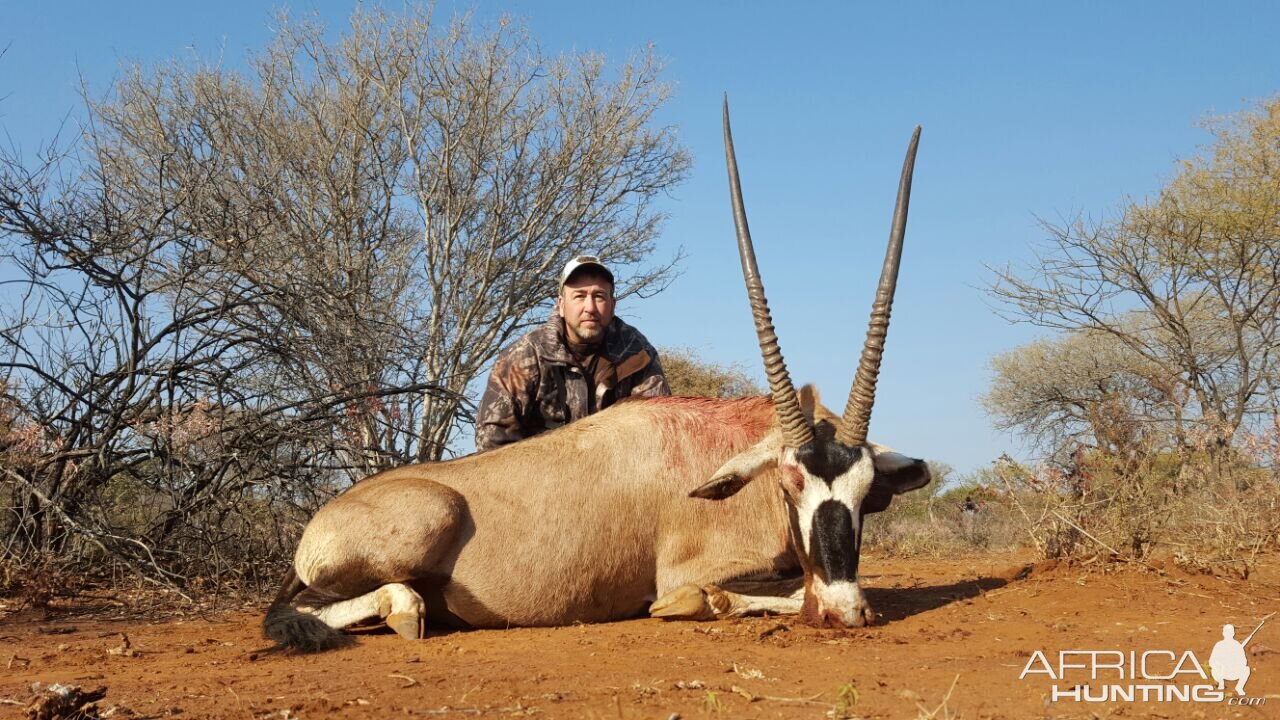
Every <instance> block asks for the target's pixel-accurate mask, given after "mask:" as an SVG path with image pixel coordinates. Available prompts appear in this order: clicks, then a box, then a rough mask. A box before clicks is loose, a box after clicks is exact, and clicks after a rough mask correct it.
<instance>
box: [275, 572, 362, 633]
mask: <svg viewBox="0 0 1280 720" xmlns="http://www.w3.org/2000/svg"><path fill="white" fill-rule="evenodd" d="M306 589H307V584H306V583H304V582H302V580H300V579H298V573H296V572H294V569H293V568H292V567H291V568H289V572H288V573H286V574H285V576H284V582H283V583H282V584H281V586H280V592H278V593H276V598H275V600H272V601H271V606H270V607H268V608H267V616H266V617H265V618H263V620H262V634H263V635H265V636H266V637H267V639H268V640H272V641H274V642H275V643H276V645H278V646H279V647H280V648H282V649H285V650H295V651H297V652H304V653H314V652H323V651H325V650H335V649H337V648H341V647H347V646H349V645H352V644H354V643H355V641H354V640H352V639H351V637H350V636H349V635H347V634H346V633H344V632H342V631H341V630H338V629H337V628H332V627H329V626H328V625H326V624H325V623H324V621H322V620H321V619H320V618H318V617H316V616H315V615H311V614H309V613H304V612H299V611H298V609H297V608H295V607H294V606H293V604H292V600H293V598H294V597H296V596H297V595H298V593H300V592H302V591H303V590H306Z"/></svg>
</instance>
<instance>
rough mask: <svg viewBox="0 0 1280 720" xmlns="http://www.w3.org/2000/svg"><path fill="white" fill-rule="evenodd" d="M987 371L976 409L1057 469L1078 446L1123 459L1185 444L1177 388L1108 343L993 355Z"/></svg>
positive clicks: (1069, 342) (1081, 333)
mask: <svg viewBox="0 0 1280 720" xmlns="http://www.w3.org/2000/svg"><path fill="white" fill-rule="evenodd" d="M1131 321H1132V319H1131ZM1133 332H1137V331H1136V330H1135V331H1133ZM991 369H992V371H993V377H992V381H991V388H990V389H989V390H988V391H987V393H986V394H985V395H984V396H983V398H982V401H983V405H984V406H985V407H986V409H987V412H988V413H989V414H990V415H991V416H992V417H993V418H994V420H995V424H996V426H997V427H999V428H1000V429H1002V430H1017V431H1020V432H1022V433H1023V435H1024V436H1026V437H1027V438H1028V439H1030V440H1031V441H1032V443H1033V444H1035V445H1036V446H1038V447H1039V448H1040V449H1042V450H1043V451H1045V453H1046V454H1047V456H1048V457H1050V458H1051V459H1053V460H1055V461H1057V462H1058V463H1060V464H1066V463H1068V462H1070V460H1071V458H1072V456H1073V455H1074V454H1075V453H1076V451H1077V450H1078V449H1079V448H1080V447H1082V446H1084V447H1090V448H1097V449H1100V450H1102V451H1104V452H1106V453H1108V454H1111V455H1114V456H1117V457H1124V456H1130V455H1132V454H1133V453H1135V452H1139V451H1142V450H1145V449H1149V448H1152V447H1164V448H1170V447H1178V446H1181V445H1182V444H1185V439H1184V438H1185V429H1184V423H1183V415H1184V413H1185V411H1186V397H1185V394H1184V393H1183V392H1181V391H1182V384H1181V382H1180V381H1179V380H1178V379H1177V378H1170V377H1168V376H1166V375H1164V373H1163V372H1162V370H1161V369H1160V367H1159V366H1157V365H1155V364H1154V363H1151V362H1148V361H1147V360H1145V359H1144V358H1143V357H1142V356H1140V355H1138V354H1136V353H1134V352H1132V351H1131V350H1129V348H1128V347H1127V346H1126V345H1125V344H1124V343H1122V342H1120V341H1119V340H1117V339H1116V338H1115V336H1113V335H1110V334H1106V333H1100V332H1097V331H1094V330H1077V331H1073V332H1069V333H1065V334H1063V335H1062V336H1061V337H1057V338H1052V339H1041V340H1037V341H1035V342H1032V343H1029V344H1027V345H1023V346H1022V347H1019V348H1016V349H1014V350H1011V351H1009V352H1006V353H1002V354H1000V355H997V356H996V357H995V358H993V359H992V361H991Z"/></svg>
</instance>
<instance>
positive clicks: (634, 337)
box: [476, 255, 671, 451]
mask: <svg viewBox="0 0 1280 720" xmlns="http://www.w3.org/2000/svg"><path fill="white" fill-rule="evenodd" d="M613 290H614V288H613V273H611V272H609V269H608V268H607V267H605V266H604V265H603V264H602V263H601V262H600V261H599V260H598V259H597V258H594V257H592V256H590V255H583V256H580V257H577V258H574V259H573V260H570V261H569V263H568V264H567V265H565V266H564V271H563V272H561V273H560V295H559V297H558V298H557V300H556V309H555V311H554V312H552V313H551V318H550V319H549V320H548V321H547V323H546V324H545V325H543V326H541V327H539V328H537V329H535V330H532V331H530V332H529V333H528V334H526V335H525V336H524V337H522V338H520V339H519V340H517V341H516V342H514V343H513V344H511V345H510V346H509V347H507V349H505V350H503V351H502V353H501V354H500V355H498V361H497V362H496V363H494V366H493V372H492V373H491V374H490V375H489V385H488V387H486V388H485V391H484V397H483V398H482V399H481V400H480V410H479V412H478V413H477V415H476V450H478V451H480V450H489V449H492V448H495V447H498V446H501V445H507V444H509V443H513V442H516V441H517V440H523V439H524V438H527V437H532V436H534V435H537V434H538V433H540V432H543V431H546V430H552V429H554V428H557V427H560V426H561V425H564V424H566V423H570V422H573V421H574V420H578V419H580V418H583V417H586V416H587V415H590V414H591V413H594V412H597V411H599V410H603V409H604V408H607V407H609V406H610V405H612V404H614V403H616V402H617V401H619V400H621V399H622V398H625V397H631V396H633V395H634V396H638V397H657V396H660V395H670V394H671V388H670V387H669V386H668V385H667V378H666V376H665V375H663V374H662V365H661V364H660V363H659V362H658V351H656V350H654V349H653V346H652V345H650V344H649V341H648V340H646V339H645V337H644V336H643V335H641V334H640V332H639V331H638V330H636V329H635V328H633V327H631V326H630V325H628V324H626V323H624V322H622V321H621V320H619V319H618V318H616V317H614V315H613V310H614V304H615V299H614V296H613Z"/></svg>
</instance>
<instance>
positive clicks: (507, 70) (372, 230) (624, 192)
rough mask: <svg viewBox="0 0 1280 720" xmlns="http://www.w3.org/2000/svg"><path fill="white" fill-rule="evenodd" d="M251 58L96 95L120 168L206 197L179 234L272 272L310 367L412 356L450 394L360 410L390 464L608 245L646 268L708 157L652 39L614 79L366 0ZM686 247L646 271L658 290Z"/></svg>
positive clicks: (613, 256)
mask: <svg viewBox="0 0 1280 720" xmlns="http://www.w3.org/2000/svg"><path fill="white" fill-rule="evenodd" d="M251 66H252V73H251V76H250V77H247V78H246V77H241V76H239V75H238V74H236V73H232V72H229V71H226V70H223V69H221V68H218V67H199V68H196V69H188V68H185V67H183V66H179V65H176V64H170V65H166V66H163V67H161V68H159V69H157V70H155V71H154V72H149V73H148V72H144V71H142V70H141V69H136V68H135V69H134V70H133V71H132V72H130V73H129V74H128V75H127V76H125V78H124V79H122V80H121V81H120V82H119V83H118V84H117V86H116V88H115V96H114V97H113V98H111V99H110V100H109V101H106V102H102V103H97V104H95V105H94V114H95V121H96V127H97V128H98V130H97V131H96V132H95V135H94V138H93V143H94V145H95V146H96V147H97V148H98V152H99V156H100V157H101V158H102V160H103V164H104V166H105V169H107V170H108V171H109V172H110V174H111V175H112V176H113V177H119V178H120V179H119V180H117V181H116V182H118V183H120V184H122V185H125V186H127V188H128V191H129V192H130V193H134V194H136V195H137V196H138V197H139V200H140V202H143V203H145V204H155V203H156V202H157V201H158V198H159V197H161V196H162V195H163V194H165V193H170V194H172V193H178V192H180V193H183V194H184V196H187V197H189V200H188V201H187V202H185V203H184V205H183V206H182V208H180V212H176V213H174V215H173V224H174V228H173V231H174V232H176V233H179V234H184V235H190V236H195V237H200V238H201V239H202V240H203V241H204V242H207V243H208V252H209V261H210V262H212V263H215V264H216V265H217V266H219V267H221V268H225V269H227V270H228V271H230V272H233V273H235V274H236V275H239V276H242V277H244V278H245V279H246V280H247V281H248V282H249V283H251V284H253V285H254V286H258V287H264V288H267V289H269V295H270V297H271V298H272V302H271V303H269V304H267V305H265V306H263V307H262V309H261V310H260V311H258V312H259V314H260V315H261V316H260V317H255V318H254V320H253V321H254V322H255V323H257V324H269V325H273V326H276V327H278V330H279V335H280V337H281V338H284V339H286V340H287V341H288V342H290V343H291V344H293V345H294V349H293V355H294V356H295V357H296V358H297V360H298V362H297V363H294V364H291V365H290V366H289V368H288V376H289V380H290V381H291V382H296V383H301V384H305V385H308V386H312V387H323V388H328V387H331V386H334V385H338V386H342V387H346V386H349V385H351V384H353V383H372V384H373V385H375V386H376V385H380V384H382V383H385V382H395V378H403V377H405V376H411V377H414V378H416V379H418V380H421V381H423V382H426V383H429V384H431V385H432V386H434V387H441V388H444V389H446V390H449V391H450V393H451V394H447V395H427V396H424V397H423V398H421V401H422V402H420V403H409V404H404V403H402V404H401V406H400V407H398V408H397V412H396V413H394V415H395V417H394V418H391V417H389V416H388V414H387V412H386V410H387V408H386V407H385V406H383V407H380V408H377V409H376V411H375V409H370V408H363V409H358V410H359V416H360V417H359V423H358V424H359V425H360V426H361V427H359V428H358V432H359V434H360V435H361V437H362V442H363V443H364V445H365V446H366V454H367V455H368V456H369V458H370V462H371V467H370V469H374V468H376V467H385V466H386V465H387V464H390V463H392V462H399V461H403V460H404V459H407V458H412V459H417V460H435V459H439V458H440V457H441V456H442V454H443V453H444V451H445V449H446V448H447V446H448V443H449V440H450V439H451V437H452V434H453V432H454V431H455V427H456V424H457V422H458V421H459V420H460V419H465V417H466V416H465V413H462V412H460V411H461V410H462V409H463V406H462V404H461V402H460V401H459V400H456V399H454V398H460V397H462V396H464V395H465V393H466V389H467V387H468V384H469V383H470V382H471V381H472V379H474V378H475V377H476V376H477V375H478V374H479V372H480V371H481V369H482V368H483V367H484V366H486V364H487V363H489V362H490V361H491V360H492V359H493V358H494V357H495V355H496V354H497V352H498V350H500V349H501V348H502V347H503V346H504V345H505V344H506V343H507V342H508V341H509V340H511V339H512V338H513V336H514V335H515V334H516V333H518V332H519V331H520V330H522V329H524V328H525V327H527V326H528V325H529V324H530V323H531V321H532V320H533V318H534V316H535V315H536V314H537V312H538V311H539V310H545V309H546V308H547V302H548V300H549V299H550V298H551V297H553V296H554V294H555V286H554V277H555V275H556V270H557V269H558V268H559V267H561V266H562V265H563V264H564V263H565V262H566V261H567V260H568V259H569V258H571V257H572V256H574V255H576V254H578V253H580V252H583V251H588V250H589V251H592V252H594V253H595V254H597V255H599V256H601V257H602V258H603V259H605V260H606V261H607V262H610V263H611V264H614V265H616V266H621V267H622V268H624V269H634V268H635V267H636V266H637V265H638V264H639V263H642V262H644V261H645V260H646V259H647V258H648V256H649V255H650V254H651V253H652V250H653V240H654V238H655V237H656V235H657V232H658V230H659V228H660V225H661V221H662V220H663V215H662V213H660V212H657V211H656V210H655V209H654V208H653V201H654V200H655V199H656V198H657V197H658V196H659V195H660V194H661V193H663V192H665V191H666V190H668V189H669V188H671V187H672V186H673V185H675V184H676V183H677V182H679V181H680V180H681V179H682V178H683V177H684V175H685V173H686V171H687V169H688V166H689V157H688V155H687V153H686V152H685V151H684V150H683V149H682V148H681V147H680V146H679V145H678V144H677V142H676V139H675V133H674V130H673V129H672V128H668V127H654V124H653V122H652V121H653V116H654V113H655V111H656V110H657V109H658V108H659V107H660V106H661V105H662V103H663V102H664V101H665V100H666V98H667V96H668V92H669V91H668V88H667V87H666V86H665V85H663V84H662V83H661V82H660V81H659V79H658V74H659V71H660V69H661V64H660V62H659V61H658V60H657V59H656V58H655V57H654V56H653V54H652V53H651V52H645V53H642V54H641V55H639V56H638V57H637V58H635V59H634V60H633V61H631V62H628V63H626V64H625V65H623V66H622V67H620V68H619V69H618V70H616V71H615V72H614V73H612V75H613V76H615V77H614V79H612V80H611V79H609V77H608V76H607V75H606V72H605V64H604V62H603V60H602V59H601V58H600V57H598V56H594V55H585V54H584V55H577V56H567V57H561V58H547V57H545V56H543V55H542V54H541V53H540V52H539V51H538V49H537V47H536V46H535V45H534V43H533V42H532V41H531V39H530V38H529V37H528V35H527V34H526V33H525V32H524V31H523V30H522V29H521V28H519V27H517V26H515V25H514V24H512V23H510V22H509V21H503V22H502V23H500V24H499V26H498V27H497V28H496V29H494V30H492V31H488V32H480V33H477V31H476V30H475V29H474V28H473V27H472V26H471V23H470V22H469V21H468V19H467V18H465V17H464V18H460V19H457V20H455V21H453V22H452V23H450V24H449V25H448V26H446V27H437V26H436V24H435V23H434V21H433V18H432V17H431V15H430V13H429V12H427V11H424V10H420V9H419V10H412V11H410V12H409V13H408V14H406V15H403V16H396V15H389V14H386V13H384V12H381V11H374V12H367V11H363V10H357V11H356V13H355V14H354V15H353V16H352V20H351V27H350V30H349V32H347V33H346V34H345V35H344V36H342V37H341V38H339V39H338V40H336V41H332V42H330V41H329V40H327V38H326V36H325V34H324V28H322V27H320V26H318V25H315V24H308V23H301V24H298V23H293V22H290V21H289V20H288V19H287V18H282V19H281V29H280V31H279V33H278V35H277V37H276V39H275V41H274V42H273V43H272V44H271V46H270V47H269V48H268V50H267V52H266V53H265V54H263V55H261V56H258V57H255V58H253V59H252V60H251ZM672 263H674V260H672V261H671V262H669V263H667V264H664V265H660V266H657V267H653V268H649V269H648V270H642V271H638V272H633V273H631V280H630V282H629V283H628V284H627V285H626V287H625V288H623V289H622V294H624V295H625V294H628V293H638V294H647V293H651V292H655V291H657V290H659V289H661V288H662V287H663V286H664V284H665V282H666V281H667V280H668V279H669V278H670V273H671V269H672Z"/></svg>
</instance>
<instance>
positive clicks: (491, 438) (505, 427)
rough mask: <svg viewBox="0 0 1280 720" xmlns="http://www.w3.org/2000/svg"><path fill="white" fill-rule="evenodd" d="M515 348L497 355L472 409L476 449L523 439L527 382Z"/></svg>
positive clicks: (527, 396)
mask: <svg viewBox="0 0 1280 720" xmlns="http://www.w3.org/2000/svg"><path fill="white" fill-rule="evenodd" d="M515 349H516V348H514V347H512V348H508V350H507V351H505V352H503V353H502V354H501V355H499V356H498V360H497V361H496V362H495V363H494V364H493V372H491V373H489V384H488V385H486V386H485V389H484V396H483V397H482V398H481V399H480V408H479V410H477V412H476V451H477V452H480V451H483V450H491V449H493V448H496V447H499V446H501V445H509V444H510V443H513V442H516V441H517V440H523V439H524V431H523V428H522V427H521V424H520V418H521V417H522V416H523V415H524V411H525V408H527V407H528V406H529V403H530V398H529V384H528V382H527V377H526V374H525V373H523V372H522V371H521V367H520V366H521V365H522V363H521V362H520V357H519V353H517V352H514V351H515Z"/></svg>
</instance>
